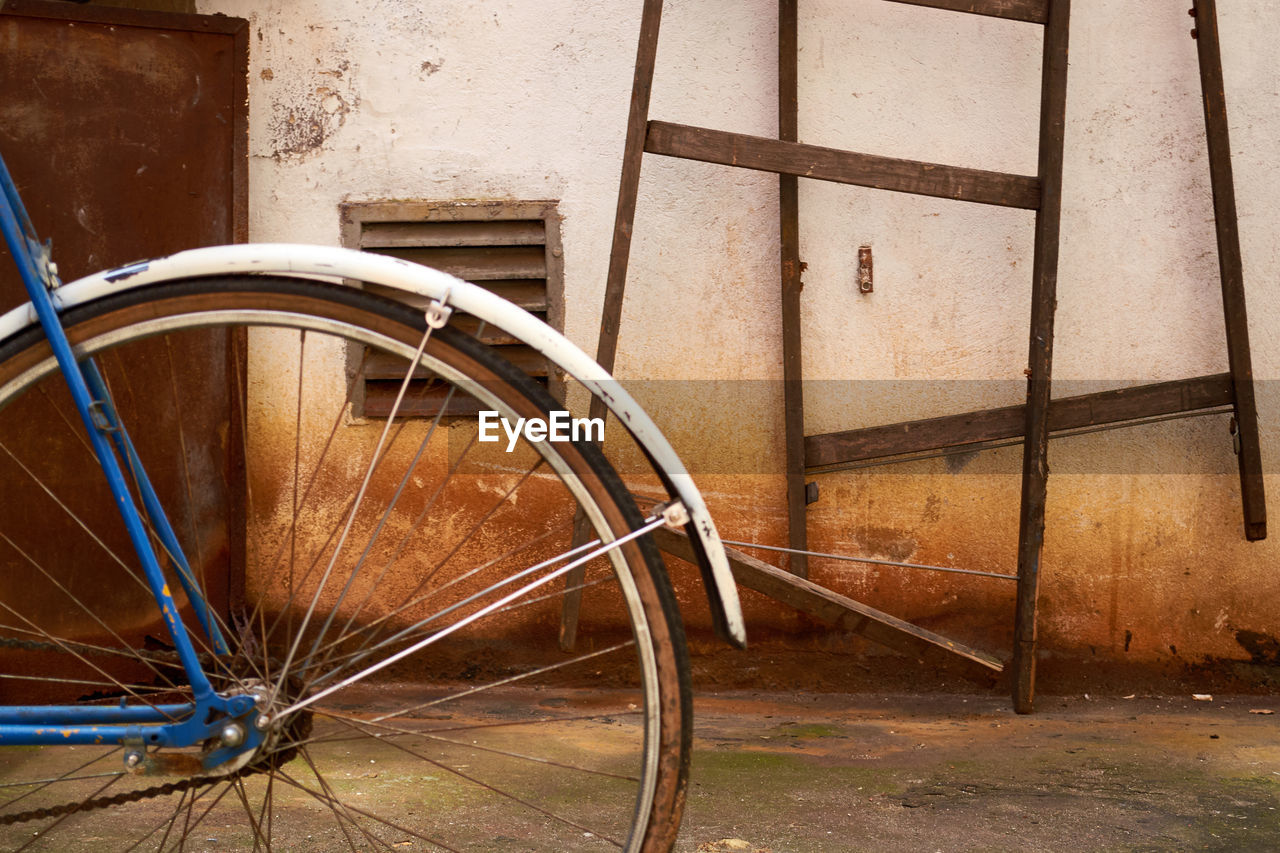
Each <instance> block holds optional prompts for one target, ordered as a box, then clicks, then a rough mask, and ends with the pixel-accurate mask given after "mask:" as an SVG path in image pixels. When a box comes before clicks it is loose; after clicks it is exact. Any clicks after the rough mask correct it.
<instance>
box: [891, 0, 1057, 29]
mask: <svg viewBox="0 0 1280 853" xmlns="http://www.w3.org/2000/svg"><path fill="white" fill-rule="evenodd" d="M890 2H893V3H906V4H907V5H909V6H928V7H929V8H930V9H947V10H948V11H951V12H968V13H970V14H973V15H988V16H990V17H992V18H1006V19H1008V20H1010V21H1026V22H1027V23H1029V24H1043V23H1045V22H1046V21H1048V20H1049V0H890Z"/></svg>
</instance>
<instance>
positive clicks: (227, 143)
mask: <svg viewBox="0 0 1280 853" xmlns="http://www.w3.org/2000/svg"><path fill="white" fill-rule="evenodd" d="M3 6H4V8H3V12H0V91H3V93H4V95H3V98H0V152H3V154H4V157H5V160H6V161H7V162H8V165H9V169H10V171H11V173H12V174H13V176H14V179H15V181H16V183H17V184H18V187H19V189H20V191H21V193H22V195H23V198H24V200H25V202H26V205H27V208H28V211H29V212H30V214H31V218H32V221H33V222H34V223H35V226H36V228H37V230H38V231H39V232H40V235H41V237H42V238H46V239H47V238H52V240H53V248H54V258H55V259H56V260H57V262H58V266H59V269H60V272H61V275H62V278H63V279H64V280H67V281H69V280H71V279H74V278H77V277H79V276H81V275H84V274H87V273H90V272H93V271H96V270H100V269H103V268H105V267H110V266H116V265H120V264H124V263H127V262H129V261H133V260H137V259H141V258H146V257H152V256H156V255H161V254H167V253H170V252H174V251H177V250H180V249H185V248H191V247H195V246H204V245H216V244H220V243H229V242H236V241H243V240H244V239H245V235H246V230H247V216H246V208H247V205H246V202H247V192H246V150H247V148H246V127H247V119H246V109H247V106H246V72H247V62H248V47H247V44H248V41H247V24H246V22H245V21H243V20H241V19H237V18H227V17H221V16H206V15H179V14H165V13H145V12H138V11H132V10H124V9H115V8H103V7H84V6H78V5H71V4H66V3H44V2H33V0H25V2H24V1H23V0H10V2H8V3H5V4H3ZM0 255H2V257H0V309H3V310H7V309H9V308H11V307H13V306H14V305H17V304H19V303H20V302H24V301H25V299H26V297H25V295H24V293H23V291H22V286H21V283H20V281H19V279H18V277H17V274H16V272H15V271H14V270H13V269H12V265H11V263H10V261H9V259H8V254H7V252H6V251H5V250H4V249H3V248H0ZM151 344H152V342H148V345H151ZM228 344H229V342H228V341H227V340H226V336H225V335H218V334H210V335H209V336H207V338H206V339H205V340H202V341H200V342H198V344H197V345H196V346H194V347H193V346H191V345H189V344H184V347H183V350H182V351H181V352H180V353H177V354H176V356H175V354H174V353H173V352H172V351H171V349H172V348H170V351H166V349H165V342H164V341H163V340H156V341H155V342H154V352H153V353H152V357H154V358H156V359H169V360H170V361H171V362H173V363H174V364H175V365H176V371H175V374H176V375H175V378H174V381H173V382H172V383H171V385H172V386H173V387H176V388H179V389H181V391H180V394H181V397H182V400H181V407H182V417H183V419H184V420H185V421H193V423H192V424H191V425H189V426H188V427H187V428H186V430H185V434H184V436H183V437H182V439H181V443H182V444H183V445H184V446H181V447H180V446H178V443H179V441H180V439H179V436H178V434H177V433H176V432H174V433H173V435H172V436H170V437H168V438H166V437H165V435H164V434H163V432H164V431H162V430H150V431H151V432H154V433H157V434H156V435H149V436H146V438H147V441H148V443H149V444H151V446H152V458H151V459H144V462H146V464H147V465H148V469H149V473H150V475H151V476H152V477H153V479H155V480H156V481H157V483H156V485H157V489H158V491H159V492H160V493H161V494H162V495H165V494H179V493H181V491H182V489H183V488H184V487H183V486H182V485H180V484H179V482H178V481H179V480H180V478H181V477H182V476H183V475H182V469H183V468H184V467H185V468H186V469H188V470H189V469H190V467H191V466H192V465H193V464H198V465H200V466H203V468H204V469H205V470H209V469H212V470H216V471H220V472H225V476H221V477H214V478H211V479H212V480H213V481H214V482H213V483H212V484H204V485H202V488H203V489H206V490H208V489H210V488H212V489H213V490H214V493H212V494H210V493H209V492H208V491H204V492H202V494H201V495H200V500H199V501H198V502H196V501H192V502H190V503H191V504H193V505H194V504H198V506H192V507H190V508H185V509H184V508H180V509H177V510H175V512H176V513H177V514H179V515H184V514H185V515H186V516H187V517H185V518H180V519H174V521H175V524H183V525H185V526H187V527H189V528H191V529H199V530H200V531H201V537H202V539H204V541H206V542H209V543H214V544H215V546H216V547H211V548H206V549H202V550H203V553H202V560H203V562H204V565H203V566H201V567H200V569H201V570H202V571H203V573H204V574H205V576H206V578H207V579H208V583H209V587H210V594H211V597H212V598H213V602H214V605H215V607H217V608H219V609H221V610H223V611H224V612H225V610H226V609H227V608H228V606H229V601H230V599H231V597H232V595H233V584H234V583H237V581H236V575H237V568H238V567H239V564H240V559H239V558H238V556H237V555H238V554H239V553H241V552H242V550H243V546H242V545H241V544H238V543H242V541H243V536H242V531H241V530H240V529H239V527H240V526H241V524H240V523H238V522H237V521H235V520H234V519H236V518H237V517H238V509H237V507H238V505H239V504H240V496H241V494H242V490H243V483H242V482H241V481H242V475H239V474H238V473H237V472H239V471H240V470H241V466H240V465H239V456H240V454H239V450H238V446H240V445H241V442H240V441H238V440H236V434H237V433H238V430H237V428H236V422H238V421H239V417H238V416H237V415H235V413H234V412H233V410H232V405H233V403H232V399H233V395H230V394H229V393H228V392H229V391H230V390H231V386H232V383H233V382H234V381H235V380H234V371H233V370H231V369H230V367H229V356H228V353H229V346H228ZM110 368H111V365H110V364H109V363H108V364H105V365H104V369H105V370H108V371H109V370H110ZM130 391H131V392H136V393H145V394H153V395H165V394H172V393H173V390H172V388H163V387H161V388H147V389H130ZM125 402H126V401H121V405H124V404H125ZM28 408H29V409H30V411H29V412H24V413H23V417H22V420H21V424H22V428H21V429H20V430H19V432H20V433H21V434H20V435H10V434H6V435H3V436H0V447H2V448H3V451H4V452H3V453H0V486H3V485H15V486H16V484H18V483H21V482H24V480H25V479H26V478H27V476H28V475H26V473H25V471H24V467H23V464H22V463H23V460H27V459H32V458H37V457H39V458H45V459H47V458H50V457H51V456H57V457H60V458H62V459H63V460H65V465H64V469H63V470H57V469H55V470H53V472H52V473H51V474H49V475H47V477H46V480H47V482H48V484H49V485H50V486H51V488H52V489H54V490H56V491H61V492H62V493H63V498H64V499H66V495H73V496H75V497H76V498H78V500H79V504H78V507H79V508H78V509H77V511H78V512H82V513H86V514H88V515H89V516H90V517H88V518H87V519H86V520H87V521H89V522H90V523H91V524H93V525H94V526H95V527H96V528H98V529H101V530H105V531H106V532H107V536H108V537H109V539H108V543H107V544H108V545H109V546H110V547H112V548H113V549H115V550H116V552H117V553H126V554H127V553H129V546H128V544H127V539H126V538H124V533H123V526H122V525H121V524H120V523H119V521H118V519H116V518H115V517H114V513H115V510H114V508H113V506H112V503H111V501H110V499H109V497H108V496H107V493H106V490H105V488H104V484H101V483H99V482H98V481H101V480H102V479H103V478H102V477H101V474H100V473H99V472H98V471H97V470H96V468H95V467H93V464H92V463H91V462H90V461H89V460H88V459H87V458H86V457H85V455H84V451H83V448H82V445H81V444H80V443H79V438H78V437H77V436H74V435H73V434H72V433H71V431H70V430H68V429H67V428H66V425H65V423H62V422H63V421H65V419H66V417H65V416H66V411H63V410H61V406H60V405H59V404H58V403H57V401H52V400H41V401H35V402H33V403H31V404H30V405H28ZM7 417H8V418H9V420H10V421H12V414H11V413H10V414H8V415H7ZM73 417H74V415H73ZM133 428H134V427H132V426H131V427H130V429H133ZM139 429H140V430H142V431H147V428H146V427H139ZM166 441H167V442H168V445H166ZM188 491H189V489H188ZM0 494H5V496H6V499H5V500H4V501H3V502H0V531H4V532H5V533H6V534H7V535H8V536H11V537H13V542H11V543H7V542H3V541H0V601H5V600H9V599H8V598H7V596H9V595H10V594H13V595H17V594H19V587H20V586H21V584H23V583H24V580H23V579H24V578H26V577H28V576H29V573H30V572H31V571H32V569H31V565H30V561H31V560H36V561H40V562H41V563H42V564H44V566H45V567H46V569H47V570H49V571H50V572H51V573H53V574H54V575H56V576H58V577H59V578H61V579H62V580H63V581H64V582H66V583H68V584H69V585H71V586H72V587H73V588H74V589H76V590H77V591H78V594H80V595H82V596H85V597H92V598H94V599H95V600H96V601H107V602H110V610H111V612H113V613H115V614H118V615H119V618H120V624H122V625H128V626H129V633H130V634H131V635H132V638H131V641H138V642H143V641H144V640H145V638H146V637H147V636H148V635H151V636H152V637H163V636H164V632H163V628H162V627H160V623H159V620H158V619H157V618H152V617H153V614H152V612H151V611H152V610H154V603H153V602H151V601H150V599H149V598H148V597H147V596H146V595H145V594H144V593H143V592H142V591H141V590H140V589H138V588H137V587H136V586H134V585H131V584H129V583H122V582H121V577H120V570H119V568H118V567H112V566H110V565H108V564H107V563H109V561H106V560H104V558H103V549H101V548H99V547H98V546H96V545H94V544H92V543H89V542H88V541H86V543H84V544H79V545H77V544H74V543H69V542H67V541H66V537H65V536H63V537H62V541H58V537H57V536H56V535H52V533H51V532H52V531H54V530H57V529H65V528H66V525H67V519H66V518H65V515H64V514H62V513H60V510H59V509H58V507H57V506H56V505H55V504H53V503H50V502H48V501H43V500H31V501H20V500H12V499H8V492H7V490H6V492H0ZM19 548H21V549H22V552H25V555H24V554H23V553H20V552H19V550H18V549H19ZM28 558H29V559H28ZM193 559H194V557H193ZM49 606H50V607H63V608H64V609H68V608H67V605H66V602H54V601H51V602H50V603H49ZM64 618H73V616H66V617H64ZM94 631H95V627H94V626H93V625H90V624H85V625H84V626H83V627H82V628H81V629H79V630H77V629H76V628H68V636H84V637H85V638H86V641H89V640H90V639H91V638H92V637H93V635H94ZM46 657H47V656H46ZM34 665H38V666H41V667H46V666H47V665H48V662H47V661H41V662H33V661H30V660H28V661H27V663H26V664H22V663H20V662H17V661H12V660H8V661H5V662H4V663H3V666H4V668H6V669H8V668H9V667H10V666H23V667H30V666H34ZM64 698H65V697H64Z"/></svg>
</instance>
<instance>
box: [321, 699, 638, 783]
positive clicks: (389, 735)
mask: <svg viewBox="0 0 1280 853" xmlns="http://www.w3.org/2000/svg"><path fill="white" fill-rule="evenodd" d="M324 716H325V717H328V718H329V719H332V720H336V721H338V722H342V723H347V724H350V725H353V726H370V727H373V728H376V729H377V730H378V731H376V732H365V734H366V736H367V737H371V738H374V739H376V740H378V741H379V742H383V741H389V740H393V739H397V738H404V737H417V738H421V739H423V740H429V741H432V742H434V743H447V744H450V745H451V746H459V747H462V748H463V749H474V750H477V751H479V752H486V753H489V754H491V755H501V756H503V757H504V758H515V759H519V760H520V761H522V762H529V763H531V764H542V765H545V766H547V767H559V768H560V769H562V770H573V771H575V772H578V773H586V774H588V775H592V776H600V777H603V778H606V779H618V780H621V781H623V782H639V781H640V778H639V777H638V776H625V775H622V774H619V773H610V772H608V771H605V770H593V769H591V768H589V767H579V766H577V765H575V764H567V763H565V762H562V761H555V760H552V759H550V758H539V757H538V756H535V755H529V754H527V753H522V752H512V751H510V750H505V749H497V748H496V747H490V746H481V745H480V744H479V743H477V742H476V741H472V742H470V743H464V742H462V741H458V740H453V739H452V738H447V737H441V736H440V735H439V734H437V733H436V732H435V731H434V730H418V729H405V728H400V727H398V726H388V725H386V724H384V723H383V722H382V719H385V718H379V719H377V720H361V719H358V718H356V717H352V716H348V715H344V714H338V713H332V712H330V713H325V714H324ZM384 732H385V734H384ZM319 742H321V743H329V742H330V741H319Z"/></svg>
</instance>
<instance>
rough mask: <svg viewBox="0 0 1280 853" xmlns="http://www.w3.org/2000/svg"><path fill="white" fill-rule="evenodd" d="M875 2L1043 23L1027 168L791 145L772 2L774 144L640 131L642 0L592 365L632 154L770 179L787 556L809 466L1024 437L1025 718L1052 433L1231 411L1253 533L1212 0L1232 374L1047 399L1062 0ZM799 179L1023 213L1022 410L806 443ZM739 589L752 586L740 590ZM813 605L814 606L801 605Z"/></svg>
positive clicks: (875, 634) (794, 101) (795, 594)
mask: <svg viewBox="0 0 1280 853" xmlns="http://www.w3.org/2000/svg"><path fill="white" fill-rule="evenodd" d="M886 1H887V2H896V3H903V4H907V5H914V6H925V7H930V8H934V9H943V10H949V11H953V12H960V13H968V14H975V15H986V16H990V17H994V18H1003V19H1007V20H1012V21H1023V22H1028V23H1033V24H1039V25H1041V26H1042V27H1043V28H1044V50H1043V63H1042V72H1041V100H1040V131H1039V158H1038V167H1037V174H1036V175H1035V176H1027V175H1014V174H1005V173H1000V172H990V171H984V170H979V169H968V168H962V167H957V166H948V165H940V164H934V163H923V162H918V161H914V160H901V159H895V158H891V157H882V156H877V155H871V154H861V153H856V152H851V151H843V150H838V149H834V148H825V147H819V146H815V145H806V144H803V143H801V142H799V139H798V93H797V89H798V80H797V77H798V64H797V61H798V50H797V0H779V4H778V83H779V86H778V138H777V139H769V138H764V137H758V136H750V135H746V134H740V133H727V132H724V131H718V130H711V129H707V128H700V127H691V126H688V125H680V124H671V123H668V122H662V121H651V120H650V119H649V96H650V92H651V89H652V84H653V74H654V64H655V57H656V54H657V46H658V31H659V25H660V21H661V17H662V0H645V2H644V8H643V12H642V16H641V24H640V38H639V45H638V48H637V52H636V68H635V78H634V82H633V86H632V92H631V108H630V114H629V118H628V124H627V138H626V147H625V149H624V153H623V165H622V177H621V182H620V185H619V192H618V207H617V213H616V217H615V220H614V233H613V245H612V250H611V253H610V256H609V273H608V280H607V284H606V289H605V299H604V308H603V313H602V315H601V322H600V339H599V345H598V349H597V353H596V359H597V361H599V362H600V364H601V365H602V366H604V367H605V368H606V369H608V370H612V369H613V364H614V358H615V355H616V353H617V343H618V331H619V327H620V322H621V317H622V302H623V295H624V290H625V285H626V275H627V263H628V258H629V255H630V249H631V234H632V226H633V223H634V221H635V210H636V199H637V195H638V190H639V183H640V170H641V161H642V159H643V155H644V154H645V153H649V154H661V155H664V156H669V157H679V158H683V159H690V160H700V161H703V162H708V163H716V164H721V165H725V166H735V167H739V168H746V169H754V170H758V171H765V172H774V173H777V174H778V175H779V181H778V186H779V201H780V206H779V209H780V216H779V227H780V231H781V264H780V267H781V293H782V312H781V313H782V318H781V319H782V352H783V358H782V360H783V383H784V406H785V419H784V429H785V438H786V463H785V464H786V477H787V515H788V542H789V545H790V547H791V548H792V549H795V550H798V551H804V550H807V534H806V525H805V521H806V519H805V514H806V509H805V507H806V494H807V490H806V481H805V478H806V472H807V471H809V470H810V469H820V468H826V467H829V466H839V465H844V464H848V463H853V462H860V461H865V460H870V459H882V458H889V457H898V456H902V455H903V454H912V453H920V452H924V451H937V450H940V449H945V448H951V447H957V446H969V445H973V446H976V447H980V446H981V443H983V442H990V441H993V440H997V439H1005V440H1007V439H1017V438H1021V439H1022V441H1023V458H1022V478H1021V503H1020V507H1021V508H1020V513H1019V522H1018V531H1019V532H1018V571H1017V585H1018V590H1017V605H1016V609H1015V614H1014V649H1013V679H1012V682H1013V704H1014V708H1015V709H1016V710H1017V711H1018V712H1019V713H1028V712H1030V711H1031V710H1032V709H1033V703H1034V695H1035V660H1036V654H1035V652H1036V605H1037V597H1038V586H1039V583H1038V581H1039V571H1040V558H1041V552H1042V548H1043V543H1044V514H1045V496H1046V482H1047V478H1048V470H1049V469H1048V441H1049V438H1050V437H1051V435H1052V433H1054V432H1056V431H1062V430H1066V429H1071V428H1076V427H1080V426H1096V425H1100V424H1116V423H1121V422H1125V421H1135V422H1140V421H1141V419H1143V418H1150V417H1153V416H1168V415H1177V414H1189V413H1194V412H1197V411H1204V410H1206V409H1213V408H1220V407H1225V406H1230V407H1231V409H1232V411H1233V413H1234V415H1235V429H1236V440H1237V442H1238V445H1237V446H1238V450H1237V452H1238V456H1239V467H1240V480H1241V494H1242V500H1243V504H1244V517H1245V535H1246V537H1247V538H1248V539H1250V540H1254V539H1261V538H1264V537H1265V536H1266V509H1265V497H1264V493H1263V487H1262V464H1261V455H1260V450H1259V444H1258V430H1257V414H1256V409H1255V406H1254V398H1253V381H1252V368H1251V365H1250V354H1249V343H1248V329H1247V321H1246V315H1245V305H1244V288H1243V278H1242V274H1241V260H1240V247H1239V238H1238V234H1237V231H1236V216H1235V200H1234V193H1233V189H1232V179H1231V162H1230V153H1229V152H1230V148H1229V145H1228V141H1227V123H1226V104H1225V98H1224V96H1223V86H1222V67H1221V55H1220V52H1219V45H1218V34H1217V16H1216V9H1215V6H1214V0H1194V8H1193V9H1192V10H1191V14H1193V15H1195V16H1196V20H1197V24H1198V31H1199V32H1198V35H1199V40H1198V56H1199V62H1200V74H1201V83H1202V88H1203V90H1204V96H1205V97H1204V101H1205V123H1206V130H1207V137H1208V148H1209V161H1210V167H1211V171H1210V175H1211V183H1212V187H1213V197H1214V214H1215V218H1216V220H1217V240H1218V254H1219V262H1220V271H1221V279H1222V292H1223V306H1224V316H1225V320H1226V332H1227V347H1228V361H1229V366H1230V372H1229V373H1227V374H1218V375H1214V376H1207V377H1196V378H1193V379H1187V380H1179V381H1176V382H1166V383H1159V384H1157V385H1148V386H1138V387H1131V388H1125V389H1120V390H1116V391H1104V392H1100V393H1097V394H1089V395H1083V396H1081V397H1071V398H1064V399H1059V400H1051V397H1050V378H1051V372H1052V370H1051V369H1052V363H1053V320H1054V308H1055V304H1056V289H1057V273H1058V246H1059V223H1060V218H1061V217H1060V211H1061V198H1062V151H1063V135H1064V126H1065V114H1066V88H1067V45H1068V31H1069V19H1070V0H886ZM1193 34H1194V33H1193ZM800 177H804V178H811V179H815V180H824V181H832V182H835V183H843V184H853V185H856V186H862V187H871V188H875V189H884V190H893V191H897V192H905V193H913V194H917V195H926V196H935V197H938V198H948V199H955V200H960V201H968V202H974V203H978V204H989V205H997V206H1001V207H1015V208H1023V209H1027V210H1034V211H1035V213H1036V215H1035V249H1034V259H1033V264H1032V283H1031V287H1032V291H1031V293H1032V295H1031V319H1030V335H1029V353H1028V367H1027V371H1026V372H1027V401H1026V404H1025V405H1022V406H1013V407H1006V408H1003V409H993V410H986V411H982V412H973V413H967V414H964V415H956V416H950V417H944V418H933V419H929V420H926V421H913V422H909V423H902V424H892V425H889V426H885V427H873V428H869V429H860V430H852V431H846V432H838V433H829V434H824V435H813V436H805V435H804V400H803V394H802V388H801V335H800V290H801V287H802V284H801V270H802V268H803V265H802V264H801V262H800V257H799V252H800V248H799V246H800V240H799V204H798V192H797V183H798V182H797V179H798V178H800ZM605 413H606V410H605V407H604V405H603V403H601V402H600V401H599V400H593V401H592V407H591V416H592V417H604V416H605ZM663 543H665V544H664V547H665V548H666V549H667V550H669V551H672V552H673V553H676V554H677V556H678V555H679V553H680V552H681V551H682V550H683V549H682V548H679V547H677V546H676V543H675V542H674V541H673V540H672V539H671V538H670V537H666V538H665V539H663V540H662V542H661V543H660V544H663ZM732 556H733V558H734V559H733V560H732V563H733V565H734V570H735V575H736V576H737V577H738V579H739V582H740V583H743V582H744V580H743V578H744V577H750V578H754V579H757V580H759V583H758V584H755V585H754V587H753V588H758V587H759V586H764V587H765V589H762V591H765V592H766V594H770V595H773V596H774V597H776V598H779V599H780V600H784V601H787V603H789V604H792V605H793V606H797V607H800V608H801V609H804V610H807V611H808V612H811V613H813V614H814V615H817V616H818V617H819V618H823V619H824V620H825V621H828V622H837V623H841V624H843V625H844V627H846V628H851V627H852V628H853V629H855V630H856V626H858V625H862V626H864V628H865V627H866V626H867V625H874V626H875V627H874V629H867V630H863V631H861V632H860V633H863V634H864V635H866V636H868V637H869V638H871V639H874V640H876V641H877V642H882V643H884V644H886V645H889V646H891V647H895V648H899V649H900V650H904V651H907V650H911V649H917V648H919V646H920V642H921V641H922V636H923V639H924V642H925V643H926V644H928V645H931V646H933V647H937V648H945V649H947V650H949V651H953V652H956V653H957V654H959V655H961V656H962V657H964V658H965V659H967V660H969V661H976V662H979V663H981V664H982V665H984V666H987V667H988V668H990V669H999V668H1000V666H999V663H998V662H997V661H995V660H994V659H993V658H991V657H990V656H989V655H984V654H983V653H981V652H977V651H975V650H972V649H967V648H965V647H963V646H960V645H959V644H956V643H952V642H950V641H947V640H945V639H944V638H939V637H937V635H932V634H929V632H925V631H923V630H922V629H919V628H916V627H915V626H910V625H908V624H907V623H903V622H901V621H900V620H895V619H893V618H892V617H888V616H887V615H885V614H880V613H878V611H874V610H870V608H866V607H865V606H864V605H856V606H855V607H852V608H851V607H848V606H847V605H848V604H856V603H852V602H849V601H848V599H843V598H842V597H841V596H838V595H835V594H834V593H831V592H830V591H822V590H821V588H820V587H817V585H816V584H811V583H809V582H808V581H807V580H805V579H806V578H807V575H808V565H807V561H806V557H805V555H804V554H792V555H791V560H790V563H789V567H790V570H791V573H792V575H791V577H792V578H794V580H793V582H792V584H791V585H792V586H793V587H794V588H795V589H794V590H792V591H791V593H787V592H785V591H784V589H783V587H784V586H785V581H782V580H780V579H779V575H782V576H783V577H785V573H781V572H778V571H777V570H774V572H773V573H768V577H767V578H766V577H765V574H762V573H761V571H760V566H763V565H764V564H760V563H759V561H750V562H748V561H744V560H743V559H741V558H742V557H745V555H739V554H733V555H732ZM748 560H749V558H748ZM756 564H759V565H756ZM576 585H577V584H576V583H574V582H573V579H570V584H569V589H570V592H569V593H568V594H567V596H566V600H565V609H564V622H563V630H562V642H563V643H564V644H566V645H568V646H571V645H572V643H573V638H574V635H575V632H576V627H577V620H578V610H579V607H580V593H577V592H574V591H573V587H574V586H576ZM745 585H748V586H753V584H752V583H745ZM815 587H816V590H815V589H814V588H815ZM821 592H826V593H827V595H826V596H823V595H822V594H821ZM836 599H839V600H840V601H839V602H837V603H836V605H833V604H832V602H833V600H836ZM819 601H820V604H817V603H814V602H819ZM842 602H843V603H842ZM810 605H812V606H810ZM833 606H836V608H837V610H838V609H839V608H840V607H844V608H845V612H846V613H847V614H852V616H851V617H850V618H849V619H843V620H842V619H837V618H833V616H832V614H833V612H834V611H833V610H832V609H831V608H832V607H833ZM868 611H870V613H868Z"/></svg>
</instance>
